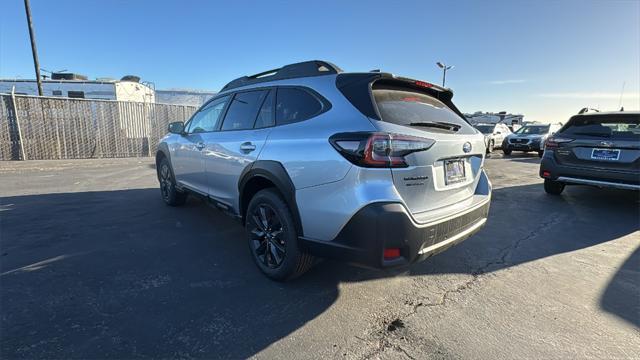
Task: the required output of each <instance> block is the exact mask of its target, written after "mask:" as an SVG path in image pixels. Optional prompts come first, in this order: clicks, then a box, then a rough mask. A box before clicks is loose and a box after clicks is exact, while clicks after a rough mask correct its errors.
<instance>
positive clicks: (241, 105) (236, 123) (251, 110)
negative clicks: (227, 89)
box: [222, 90, 268, 131]
mask: <svg viewBox="0 0 640 360" xmlns="http://www.w3.org/2000/svg"><path fill="white" fill-rule="evenodd" d="M267 93H268V90H257V91H246V92H241V93H237V94H236V95H235V96H234V97H233V100H231V104H229V110H227V115H225V117H224V122H223V123H222V131H228V130H247V129H252V128H253V124H254V122H255V121H256V117H257V116H258V110H259V109H260V106H262V102H263V101H264V98H265V97H266V96H267Z"/></svg>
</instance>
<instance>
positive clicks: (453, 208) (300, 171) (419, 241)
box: [156, 61, 491, 280]
mask: <svg viewBox="0 0 640 360" xmlns="http://www.w3.org/2000/svg"><path fill="white" fill-rule="evenodd" d="M452 97H453V93H452V92H451V91H450V90H449V89H445V88H442V87H439V86H437V85H434V84H431V83H427V82H424V81H419V80H412V79H408V78H402V77H397V76H394V75H392V74H388V73H382V72H368V73H345V72H342V70H340V69H339V68H338V67H336V66H335V65H333V64H331V63H328V62H324V61H308V62H303V63H298V64H292V65H287V66H284V67H282V68H280V69H276V70H270V71H267V72H263V73H260V74H256V75H253V76H244V77H241V78H238V79H236V80H233V81H231V82H230V83H229V84H227V85H226V86H225V87H224V88H223V89H222V91H221V92H220V93H219V94H217V95H216V96H215V98H213V99H211V100H210V101H208V102H207V103H206V104H204V105H203V106H202V107H201V108H200V109H199V110H198V111H197V112H196V113H195V114H194V115H193V116H192V118H191V119H190V120H189V121H187V122H186V123H182V122H175V123H171V124H170V125H169V132H170V133H169V134H168V135H167V136H166V137H164V138H163V139H162V140H161V142H160V144H159V146H158V150H157V155H156V163H157V164H156V165H157V169H158V179H159V181H160V189H161V194H162V199H163V200H164V201H165V202H166V203H167V204H169V205H172V206H176V205H181V204H183V203H184V202H185V200H186V197H187V196H188V195H193V194H195V195H198V196H201V197H203V198H204V199H206V201H208V202H210V203H211V204H213V205H215V206H216V207H218V208H219V209H221V210H222V211H224V212H227V213H229V214H230V215H232V216H234V217H236V218H238V219H239V220H240V221H241V222H242V224H243V225H244V226H245V228H246V231H247V236H248V245H249V248H250V250H251V254H252V256H253V259H254V261H255V263H256V265H257V266H258V267H259V268H260V270H261V271H262V272H263V273H264V274H265V275H267V276H268V277H270V278H272V279H275V280H287V279H291V278H293V277H296V276H298V275H300V274H302V273H303V272H305V271H306V270H307V269H308V268H309V267H310V266H311V265H312V264H313V262H314V257H330V258H336V259H341V260H345V261H349V262H353V263H357V264H361V265H365V266H369V267H376V268H388V267H394V266H400V265H406V264H410V263H413V262H415V261H418V260H420V259H425V258H427V257H429V256H431V255H433V254H435V253H438V252H440V251H442V250H444V249H446V248H448V247H450V246H451V245H454V244H456V243H458V242H460V241H462V240H464V239H466V238H468V237H469V236H471V235H472V234H474V233H475V232H476V231H478V230H479V229H480V228H481V227H482V226H483V225H484V223H485V222H486V219H487V215H488V212H489V203H490V198H491V184H490V182H489V179H488V178H487V176H486V174H485V172H484V170H483V162H484V153H485V145H484V136H483V135H482V134H480V133H478V132H477V131H476V130H475V129H474V128H473V127H472V126H471V125H470V124H469V123H467V122H466V120H465V119H464V116H463V115H462V113H460V111H459V110H458V109H457V108H456V106H455V105H454V104H453V103H452V102H451V98H452Z"/></svg>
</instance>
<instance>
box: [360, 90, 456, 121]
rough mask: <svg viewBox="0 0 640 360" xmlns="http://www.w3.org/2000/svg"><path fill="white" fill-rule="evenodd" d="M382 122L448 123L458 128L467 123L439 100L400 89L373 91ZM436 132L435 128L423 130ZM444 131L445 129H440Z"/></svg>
mask: <svg viewBox="0 0 640 360" xmlns="http://www.w3.org/2000/svg"><path fill="white" fill-rule="evenodd" d="M373 97H374V99H375V102H376V104H377V105H378V111H379V112H380V117H381V119H382V121H385V122H389V123H393V124H397V125H405V126H421V125H427V124H428V123H438V122H443V123H448V124H454V125H457V126H458V127H463V126H466V125H467V123H466V122H465V121H464V120H463V119H461V118H460V116H458V115H457V114H456V113H455V112H453V110H451V109H450V108H449V107H448V106H446V105H445V104H444V103H443V102H441V101H440V100H438V99H436V98H434V97H431V96H428V95H426V94H422V93H418V92H414V91H408V90H401V89H384V88H383V89H375V88H374V89H373ZM424 129H425V130H427V129H428V130H429V131H438V130H439V129H438V128H437V127H432V128H426V127H425V128H424ZM440 130H441V131H442V130H446V128H445V129H440Z"/></svg>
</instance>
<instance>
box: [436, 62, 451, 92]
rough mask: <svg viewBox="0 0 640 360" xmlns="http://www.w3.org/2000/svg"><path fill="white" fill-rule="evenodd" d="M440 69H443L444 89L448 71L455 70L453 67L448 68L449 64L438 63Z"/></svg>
mask: <svg viewBox="0 0 640 360" xmlns="http://www.w3.org/2000/svg"><path fill="white" fill-rule="evenodd" d="M436 65H438V67H439V68H440V69H442V87H444V83H445V81H446V80H447V70H451V69H453V65H449V66H447V64H445V63H442V62H440V61H438V62H437V63H436Z"/></svg>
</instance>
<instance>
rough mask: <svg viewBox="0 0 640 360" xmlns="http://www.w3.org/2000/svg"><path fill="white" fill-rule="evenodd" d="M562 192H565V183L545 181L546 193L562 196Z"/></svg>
mask: <svg viewBox="0 0 640 360" xmlns="http://www.w3.org/2000/svg"><path fill="white" fill-rule="evenodd" d="M562 190H564V183H561V182H559V181H553V180H549V179H544V191H546V192H547V194H551V195H560V194H562Z"/></svg>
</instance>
